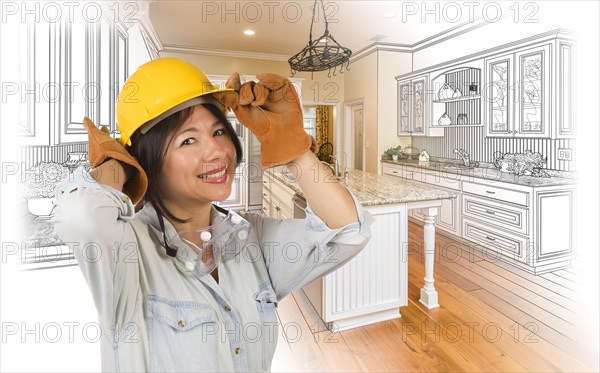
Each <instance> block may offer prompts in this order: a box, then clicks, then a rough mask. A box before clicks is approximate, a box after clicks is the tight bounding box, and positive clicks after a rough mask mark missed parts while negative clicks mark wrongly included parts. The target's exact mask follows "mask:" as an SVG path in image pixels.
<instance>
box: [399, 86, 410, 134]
mask: <svg viewBox="0 0 600 373" xmlns="http://www.w3.org/2000/svg"><path fill="white" fill-rule="evenodd" d="M410 91H411V85H410V80H409V81H405V82H401V83H400V84H398V135H400V134H408V135H410V103H411V102H410V101H411V100H410V93H409V92H410Z"/></svg>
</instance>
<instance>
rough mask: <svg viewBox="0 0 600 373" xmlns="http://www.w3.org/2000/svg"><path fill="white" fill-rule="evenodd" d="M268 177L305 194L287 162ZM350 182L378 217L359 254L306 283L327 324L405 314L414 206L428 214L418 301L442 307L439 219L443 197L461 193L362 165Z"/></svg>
mask: <svg viewBox="0 0 600 373" xmlns="http://www.w3.org/2000/svg"><path fill="white" fill-rule="evenodd" d="M267 182H268V183H273V184H277V185H278V186H277V187H276V188H281V187H284V188H286V189H289V190H290V191H292V192H294V193H296V194H297V195H300V196H301V195H302V191H301V190H300V188H299V186H298V184H297V183H296V182H295V181H294V179H293V178H291V177H290V176H289V175H288V174H287V173H286V172H285V168H281V167H280V168H275V169H272V170H270V171H269V172H268V177H267ZM342 183H344V182H343V181H342ZM346 186H347V188H348V190H350V191H351V192H352V193H353V194H354V195H355V196H356V197H357V199H358V200H359V202H360V203H361V204H362V205H363V206H364V207H365V209H367V211H369V212H370V213H371V214H372V215H373V217H374V218H375V223H373V225H372V227H371V234H372V238H371V240H370V241H369V243H368V244H367V246H366V247H365V248H364V249H363V250H362V251H361V252H360V253H359V254H358V255H357V256H356V257H355V258H353V259H352V260H351V261H350V262H348V263H347V264H346V265H344V266H343V267H341V268H339V269H338V270H336V271H335V272H332V273H330V274H329V275H327V276H325V277H323V278H321V279H318V280H316V281H314V282H313V283H311V284H309V285H307V286H305V287H304V288H303V289H302V290H303V291H304V292H305V294H306V296H307V297H308V299H309V300H310V301H311V303H312V305H313V306H314V307H315V310H316V311H317V313H319V315H320V317H321V318H322V319H323V321H324V322H325V325H326V326H327V328H328V329H329V330H331V331H341V330H346V329H350V328H355V327H358V326H362V325H367V324H372V323H375V322H380V321H385V320H390V319H394V318H398V317H401V314H400V307H402V306H406V305H408V270H409V268H408V251H409V250H420V248H418V247H413V246H411V244H410V243H409V242H408V211H409V210H412V209H420V210H421V213H422V214H423V215H424V216H425V217H426V218H425V224H424V228H423V232H424V248H423V252H424V254H425V278H424V286H423V288H422V289H421V297H420V299H419V302H420V303H422V304H423V305H424V306H425V307H427V308H428V309H431V308H435V307H438V306H439V305H438V294H437V292H436V290H435V287H434V276H433V264H434V258H435V251H434V250H435V226H434V222H435V217H436V215H437V210H438V207H439V206H441V203H442V200H443V199H450V198H456V195H455V194H454V193H451V192H449V191H447V190H443V189H440V188H436V187H430V186H424V185H422V184H419V183H416V182H413V181H409V180H399V179H398V178H395V177H393V176H388V175H377V174H373V173H369V172H364V171H360V170H350V173H349V178H348V183H347V184H346ZM276 188H274V189H276Z"/></svg>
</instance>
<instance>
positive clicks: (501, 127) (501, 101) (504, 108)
mask: <svg viewBox="0 0 600 373" xmlns="http://www.w3.org/2000/svg"><path fill="white" fill-rule="evenodd" d="M512 73H513V57H512V54H510V55H506V56H500V57H496V58H492V59H489V60H488V61H487V81H488V84H487V86H486V89H487V92H486V94H485V95H484V97H485V98H484V102H485V105H486V106H487V109H488V110H487V133H488V136H490V135H491V136H512V134H513V133H512V130H511V129H509V126H510V125H512V119H509V113H512V106H513V105H512V104H513V103H512V101H513V97H512V96H513V92H512V89H513V87H511V86H510V84H511V82H512V79H509V77H510V76H511V74H512Z"/></svg>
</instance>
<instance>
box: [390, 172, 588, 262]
mask: <svg viewBox="0 0 600 373" xmlns="http://www.w3.org/2000/svg"><path fill="white" fill-rule="evenodd" d="M382 167H383V173H384V174H387V175H391V176H396V177H399V178H404V179H406V180H412V181H417V182H421V183H425V184H430V185H435V186H436V187H441V188H444V189H447V190H448V191H451V192H454V193H458V194H459V198H457V199H454V200H443V201H442V206H441V207H440V208H439V213H438V216H437V217H436V227H437V228H439V230H440V231H443V232H446V233H450V234H451V235H453V236H456V237H457V238H459V239H461V240H463V241H464V243H465V245H466V246H468V247H472V248H474V249H476V250H478V251H480V252H481V253H483V256H484V258H485V259H486V260H490V261H495V260H503V261H505V262H508V263H510V264H512V265H514V266H516V267H518V268H521V269H524V270H526V271H528V272H531V273H534V274H541V273H546V272H550V271H554V270H557V269H561V268H566V267H569V266H570V263H571V260H572V259H574V257H575V198H576V193H575V186H574V185H569V184H567V185H548V186H535V187H532V186H527V185H524V184H523V185H522V184H513V183H506V182H503V181H499V178H498V177H497V176H496V177H494V174H493V173H490V174H489V175H490V178H486V177H485V176H484V177H477V176H476V174H475V173H474V172H473V173H471V174H468V175H467V174H460V175H459V174H454V173H453V172H451V170H449V169H446V170H445V171H444V170H437V171H436V170H432V169H427V168H426V167H416V166H411V165H405V164H400V163H397V164H394V163H388V162H383V163H382ZM480 176H481V175H480ZM411 216H412V218H413V219H415V220H418V221H421V222H423V221H424V215H423V212H421V211H420V210H414V211H413V213H412V215H411Z"/></svg>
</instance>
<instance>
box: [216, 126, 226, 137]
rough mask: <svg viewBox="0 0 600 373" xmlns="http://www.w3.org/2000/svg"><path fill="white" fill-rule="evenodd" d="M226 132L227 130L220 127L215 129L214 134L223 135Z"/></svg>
mask: <svg viewBox="0 0 600 373" xmlns="http://www.w3.org/2000/svg"><path fill="white" fill-rule="evenodd" d="M226 134H227V132H226V131H225V128H220V129H218V130H216V131H215V133H214V136H223V135H226Z"/></svg>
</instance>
